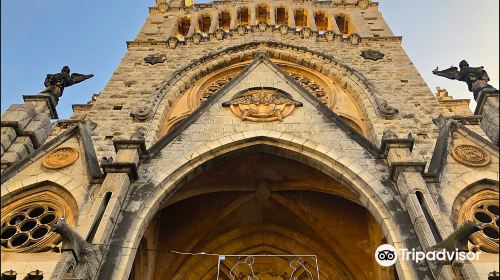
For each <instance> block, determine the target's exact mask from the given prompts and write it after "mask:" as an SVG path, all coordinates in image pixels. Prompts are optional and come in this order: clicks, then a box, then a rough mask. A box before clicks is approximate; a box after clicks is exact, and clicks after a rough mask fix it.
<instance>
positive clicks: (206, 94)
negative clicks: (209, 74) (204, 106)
mask: <svg viewBox="0 0 500 280" xmlns="http://www.w3.org/2000/svg"><path fill="white" fill-rule="evenodd" d="M234 76H236V74H233V75H231V76H227V77H222V78H220V79H218V80H217V81H215V82H213V83H212V84H211V85H210V86H208V87H207V88H206V89H205V90H204V91H203V92H202V93H201V97H200V102H201V103H203V102H205V101H207V100H208V99H209V98H210V97H212V95H214V94H215V93H216V92H217V91H219V90H220V89H221V88H222V87H223V86H225V85H226V84H227V83H229V82H230V81H231V80H232V79H233V78H234Z"/></svg>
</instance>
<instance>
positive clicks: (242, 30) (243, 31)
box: [236, 25, 248, 36]
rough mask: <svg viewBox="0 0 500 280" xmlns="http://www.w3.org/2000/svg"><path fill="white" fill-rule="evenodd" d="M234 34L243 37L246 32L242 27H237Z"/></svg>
mask: <svg viewBox="0 0 500 280" xmlns="http://www.w3.org/2000/svg"><path fill="white" fill-rule="evenodd" d="M236 32H237V33H238V35H240V36H243V35H245V34H246V33H247V32H248V31H247V27H246V26H244V25H238V27H237V28H236Z"/></svg>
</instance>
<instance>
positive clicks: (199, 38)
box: [192, 33, 203, 45]
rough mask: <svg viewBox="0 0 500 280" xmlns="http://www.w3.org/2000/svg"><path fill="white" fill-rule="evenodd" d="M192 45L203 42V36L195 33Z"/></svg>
mask: <svg viewBox="0 0 500 280" xmlns="http://www.w3.org/2000/svg"><path fill="white" fill-rule="evenodd" d="M192 39H193V44H195V45H198V44H199V43H200V42H201V41H203V36H201V34H200V33H195V34H194V35H193V38H192Z"/></svg>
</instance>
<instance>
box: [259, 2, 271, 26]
mask: <svg viewBox="0 0 500 280" xmlns="http://www.w3.org/2000/svg"><path fill="white" fill-rule="evenodd" d="M269 21H270V11H269V6H268V5H266V4H262V5H259V6H257V23H261V22H264V23H269Z"/></svg>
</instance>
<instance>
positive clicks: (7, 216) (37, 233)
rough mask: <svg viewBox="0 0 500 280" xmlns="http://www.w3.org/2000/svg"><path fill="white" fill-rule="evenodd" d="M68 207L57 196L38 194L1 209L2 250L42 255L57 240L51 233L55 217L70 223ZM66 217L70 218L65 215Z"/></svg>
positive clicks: (57, 237) (57, 241)
mask: <svg viewBox="0 0 500 280" xmlns="http://www.w3.org/2000/svg"><path fill="white" fill-rule="evenodd" d="M70 211H71V207H70V206H69V205H68V203H66V201H65V200H64V199H62V198H61V197H59V196H57V195H55V194H53V193H51V192H47V191H45V192H42V193H37V194H33V195H31V196H28V197H24V198H22V199H20V200H18V201H16V202H13V203H11V204H9V205H7V206H6V207H4V208H2V218H1V225H2V227H1V246H2V251H13V252H43V251H48V250H50V249H51V248H52V247H53V246H54V245H57V244H58V243H59V242H60V240H61V238H60V236H59V235H58V234H56V233H54V232H52V231H51V227H52V225H54V224H55V223H57V221H58V220H59V218H61V217H63V216H64V217H65V218H66V220H67V221H68V223H70V224H73V218H72V217H73V215H71V214H70ZM68 214H70V215H68Z"/></svg>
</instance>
